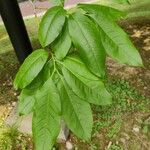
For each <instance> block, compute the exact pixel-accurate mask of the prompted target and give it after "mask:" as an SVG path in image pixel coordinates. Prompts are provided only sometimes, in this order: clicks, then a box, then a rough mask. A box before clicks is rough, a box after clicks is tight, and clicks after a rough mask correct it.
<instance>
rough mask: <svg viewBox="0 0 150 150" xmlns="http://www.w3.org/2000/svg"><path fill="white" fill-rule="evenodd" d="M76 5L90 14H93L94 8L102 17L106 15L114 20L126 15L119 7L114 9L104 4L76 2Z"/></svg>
mask: <svg viewBox="0 0 150 150" xmlns="http://www.w3.org/2000/svg"><path fill="white" fill-rule="evenodd" d="M78 7H79V8H82V9H84V10H85V11H87V12H88V13H90V14H95V10H96V11H97V14H99V15H101V16H102V17H105V16H107V18H109V19H111V20H114V21H115V20H119V19H121V18H123V17H125V16H126V13H125V12H124V11H121V10H119V9H115V8H112V7H109V6H104V5H96V4H78ZM103 14H104V16H103Z"/></svg>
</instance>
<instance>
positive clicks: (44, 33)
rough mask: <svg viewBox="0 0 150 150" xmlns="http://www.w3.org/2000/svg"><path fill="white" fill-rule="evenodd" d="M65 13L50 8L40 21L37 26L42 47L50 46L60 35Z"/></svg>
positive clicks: (61, 10)
mask: <svg viewBox="0 0 150 150" xmlns="http://www.w3.org/2000/svg"><path fill="white" fill-rule="evenodd" d="M65 15H66V11H65V10H64V9H63V8H62V7H60V6H55V7H52V8H50V9H49V10H48V11H47V12H46V14H45V15H44V17H43V18H42V20H41V23H40V26H39V33H38V36H39V41H40V43H41V45H42V46H43V47H46V46H48V45H49V44H51V43H52V42H53V41H54V40H55V39H56V38H57V37H58V35H59V34H60V32H61V30H62V27H63V25H64V23H65Z"/></svg>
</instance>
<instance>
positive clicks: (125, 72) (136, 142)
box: [0, 21, 150, 150]
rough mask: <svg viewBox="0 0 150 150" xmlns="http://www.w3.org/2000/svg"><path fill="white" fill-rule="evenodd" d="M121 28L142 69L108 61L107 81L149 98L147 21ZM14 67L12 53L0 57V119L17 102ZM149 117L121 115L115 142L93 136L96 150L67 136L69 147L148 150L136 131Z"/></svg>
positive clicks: (144, 138) (102, 134)
mask: <svg viewBox="0 0 150 150" xmlns="http://www.w3.org/2000/svg"><path fill="white" fill-rule="evenodd" d="M121 26H122V27H123V28H124V29H125V31H126V32H127V33H128V34H129V35H130V37H131V39H132V41H133V43H134V45H135V46H136V47H137V49H138V50H139V51H140V54H141V56H142V59H143V62H144V66H145V67H144V68H139V67H128V66H126V65H121V64H118V63H117V62H115V61H114V60H112V59H110V58H108V59H107V69H108V74H109V75H108V76H109V77H110V79H111V77H112V76H113V77H114V76H116V77H117V78H121V79H125V80H127V81H128V82H129V83H130V84H131V85H132V86H133V87H134V88H135V89H137V90H138V91H139V92H140V93H142V94H143V95H144V96H145V97H147V98H150V21H144V22H123V23H121ZM18 68H19V64H18V61H17V58H16V56H15V54H14V52H13V51H12V52H9V53H5V54H2V55H0V109H1V110H4V111H1V112H0V117H1V118H3V120H5V118H6V117H7V115H8V113H9V111H10V110H11V109H12V107H13V103H14V102H16V101H17V96H18V93H16V91H14V88H13V86H12V83H13V79H14V76H15V74H16V72H17V70H18ZM149 116H150V112H145V113H143V112H132V113H130V114H128V113H127V114H125V115H124V116H123V117H124V118H123V121H124V123H123V125H122V127H121V129H120V132H119V134H117V137H116V138H115V139H113V138H112V139H111V140H110V138H107V137H106V136H105V131H101V132H99V133H97V134H96V135H93V138H92V141H94V143H96V144H97V145H98V148H94V146H93V145H92V144H91V143H90V144H87V143H84V142H83V141H79V140H77V139H76V137H74V136H73V135H71V136H70V139H69V140H70V141H71V143H73V145H77V146H78V149H79V150H85V149H87V150H95V149H98V150H105V149H108V148H109V147H110V146H111V145H113V144H116V145H118V144H121V145H122V147H123V148H124V150H150V141H149V137H148V136H147V135H145V134H143V133H142V132H140V131H139V130H140V129H141V126H139V120H143V118H144V119H147V118H149ZM62 147H63V146H62ZM60 149H65V148H60ZM114 150H117V149H114ZM118 150H121V149H118Z"/></svg>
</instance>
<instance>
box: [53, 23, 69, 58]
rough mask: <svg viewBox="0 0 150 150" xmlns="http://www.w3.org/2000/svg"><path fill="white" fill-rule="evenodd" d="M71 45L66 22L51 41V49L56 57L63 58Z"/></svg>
mask: <svg viewBox="0 0 150 150" xmlns="http://www.w3.org/2000/svg"><path fill="white" fill-rule="evenodd" d="M70 47H71V39H70V35H69V30H68V23H67V22H66V23H65V25H64V28H63V30H62V33H61V35H60V36H59V37H58V38H57V39H56V40H55V41H54V42H53V43H52V49H53V50H54V53H55V55H56V57H57V58H58V59H63V58H64V57H65V56H66V55H67V53H68V51H69V49H70Z"/></svg>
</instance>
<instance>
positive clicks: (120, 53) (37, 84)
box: [14, 1, 142, 150]
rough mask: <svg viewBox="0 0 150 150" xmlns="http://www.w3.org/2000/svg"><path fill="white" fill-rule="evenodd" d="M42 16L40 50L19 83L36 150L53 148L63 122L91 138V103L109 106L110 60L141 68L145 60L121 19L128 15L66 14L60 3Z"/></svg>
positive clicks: (86, 8)
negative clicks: (105, 80) (108, 64)
mask: <svg viewBox="0 0 150 150" xmlns="http://www.w3.org/2000/svg"><path fill="white" fill-rule="evenodd" d="M55 5H57V6H54V7H52V8H50V9H49V10H48V11H47V12H46V14H45V15H44V16H43V18H42V21H41V23H40V27H39V34H38V35H39V41H40V43H41V45H42V48H41V49H38V50H36V51H34V52H33V53H32V54H31V55H30V56H29V57H28V58H27V59H26V60H25V61H24V63H23V64H22V66H21V67H20V69H19V71H18V73H17V75H16V78H15V80H14V87H15V89H21V90H22V91H21V94H20V96H19V107H18V110H19V113H20V114H21V115H27V114H29V113H31V112H33V123H32V126H33V127H32V128H33V138H34V142H35V148H36V150H49V149H51V148H52V147H53V145H54V143H55V141H56V139H57V136H58V134H59V131H60V122H61V119H63V120H64V121H65V123H66V124H67V126H68V127H69V129H70V130H71V131H72V132H73V133H74V134H75V135H76V136H77V137H79V138H81V139H83V140H86V141H88V140H89V139H90V137H91V132H92V126H93V118H92V111H91V108H90V104H95V105H101V106H104V105H109V104H111V102H112V98H111V95H110V94H109V92H108V91H107V89H106V87H105V84H104V79H105V77H106V71H105V60H106V56H107V55H109V56H110V57H112V58H114V59H115V60H117V61H118V62H120V63H124V64H129V65H132V66H142V60H141V57H140V55H139V53H138V51H137V50H136V48H135V47H134V46H133V44H132V43H131V41H130V40H129V38H128V36H127V34H126V33H125V32H124V31H123V30H122V29H121V28H120V27H119V26H118V25H117V23H116V21H117V20H118V19H120V18H121V17H123V16H124V13H123V12H121V11H119V10H116V9H114V8H111V7H107V6H102V5H92V4H78V5H77V7H76V8H74V9H70V10H65V9H64V8H63V5H64V1H60V2H59V1H57V3H56V4H55Z"/></svg>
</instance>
